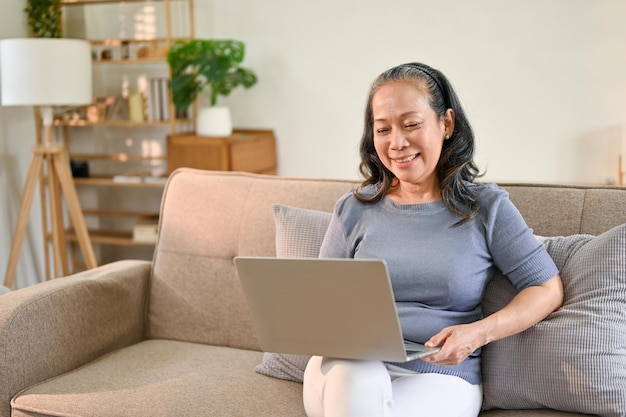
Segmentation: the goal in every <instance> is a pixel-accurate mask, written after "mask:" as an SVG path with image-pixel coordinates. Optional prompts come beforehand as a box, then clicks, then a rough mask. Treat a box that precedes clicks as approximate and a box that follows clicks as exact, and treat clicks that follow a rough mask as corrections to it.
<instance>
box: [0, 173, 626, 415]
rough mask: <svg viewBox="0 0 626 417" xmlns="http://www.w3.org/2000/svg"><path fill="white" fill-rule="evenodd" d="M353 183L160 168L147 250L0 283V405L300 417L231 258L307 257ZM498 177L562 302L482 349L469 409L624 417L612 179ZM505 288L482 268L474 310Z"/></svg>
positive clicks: (616, 192)
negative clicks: (156, 212)
mask: <svg viewBox="0 0 626 417" xmlns="http://www.w3.org/2000/svg"><path fill="white" fill-rule="evenodd" d="M356 184H357V182H355V181H348V180H333V179H304V178H286V177H278V176H265V175H257V174H249V173H239V172H213V171H201V170H194V169H187V168H180V169H178V170H176V171H175V172H174V173H172V175H171V176H170V178H169V180H168V182H167V184H166V186H165V190H164V194H163V199H162V203H161V211H160V214H161V215H160V224H159V236H158V242H157V244H156V248H155V252H154V258H153V260H152V261H151V262H148V261H140V260H123V261H119V262H114V263H111V264H107V265H102V266H99V267H97V268H95V269H91V270H87V271H83V272H79V273H77V274H74V275H72V276H69V277H65V278H59V279H55V280H52V281H47V282H44V283H40V284H37V285H33V286H30V287H27V288H23V289H19V290H14V291H11V292H9V293H7V294H3V295H2V296H0V416H1V417H8V416H13V417H26V416H29V417H33V416H38V417H41V416H57V417H58V416H74V417H75V416H107V417H112V416H134V417H138V416H146V417H148V416H150V417H158V416H255V417H263V416H272V417H276V416H289V417H296V416H304V415H305V414H304V410H303V406H302V398H301V397H302V385H301V383H300V382H299V380H300V379H301V371H302V367H303V366H304V364H305V363H306V357H299V356H298V355H289V354H284V355H283V354H277V353H270V352H266V353H263V352H261V351H260V348H259V346H258V343H257V339H256V336H255V332H254V329H253V326H252V322H251V318H250V315H249V312H248V309H247V307H246V302H245V299H244V296H243V293H242V290H241V287H240V284H239V281H238V277H237V273H236V269H235V267H234V264H233V258H234V257H235V256H237V255H250V256H275V255H278V256H315V253H316V250H317V249H318V248H319V242H320V240H321V237H322V236H323V233H324V230H325V225H326V224H327V221H328V218H329V212H331V211H332V208H333V205H334V202H335V200H336V199H337V198H338V197H339V196H340V195H342V194H343V193H345V192H346V191H348V190H349V189H351V188H352V187H354V186H355V185H356ZM501 186H503V187H504V188H505V189H506V190H507V191H508V192H509V194H510V197H511V199H512V200H513V202H514V203H515V204H516V205H517V206H518V208H519V209H520V211H521V213H522V215H523V216H524V218H525V219H526V221H527V222H528V224H529V225H530V226H531V227H532V228H533V230H534V233H535V234H536V236H537V239H539V240H540V241H541V242H543V243H544V244H545V245H546V247H547V248H548V249H549V252H550V253H551V255H552V256H553V257H554V258H555V262H556V263H557V266H559V268H560V270H561V273H562V275H563V279H564V286H565V295H566V300H565V303H564V306H563V307H562V308H561V309H559V310H558V311H556V312H555V313H553V314H552V315H551V316H549V317H548V318H547V319H546V320H544V321H542V322H541V323H539V324H537V325H536V326H534V327H533V328H531V329H529V330H527V331H526V332H523V333H521V334H519V335H516V336H513V337H511V338H508V339H504V340H501V341H498V342H494V343H492V344H490V345H487V346H485V347H484V349H483V379H484V384H483V390H484V404H483V408H484V410H483V411H482V413H481V416H482V417H521V416H525V417H534V416H536V417H540V416H541V417H548V416H549V417H567V416H583V415H589V414H591V415H599V416H610V417H615V416H625V415H626V323H625V321H626V318H625V316H626V284H625V282H626V270H625V267H624V265H623V264H624V262H625V259H626V249H625V248H626V229H625V226H624V223H626V188H620V187H594V186H564V185H537V184H535V185H524V184H501ZM579 289H580V290H579ZM512 296H514V290H513V289H512V288H511V287H510V285H509V284H508V281H506V279H505V278H504V277H502V276H501V274H499V273H497V274H496V276H495V277H494V279H493V280H492V282H491V283H490V284H489V288H488V289H487V291H486V294H485V302H484V305H483V308H484V310H485V314H490V312H492V311H494V310H496V309H498V308H500V307H501V306H502V305H504V304H505V303H506V302H507V299H510V297H512ZM507 297H508V298H507ZM287 314H288V313H287Z"/></svg>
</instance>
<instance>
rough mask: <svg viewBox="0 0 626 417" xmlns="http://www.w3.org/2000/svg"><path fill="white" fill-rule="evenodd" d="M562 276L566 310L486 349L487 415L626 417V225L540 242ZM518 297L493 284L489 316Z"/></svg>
mask: <svg viewBox="0 0 626 417" xmlns="http://www.w3.org/2000/svg"><path fill="white" fill-rule="evenodd" d="M540 240H542V241H543V242H544V244H545V245H546V247H547V250H548V252H549V253H550V255H551V256H552V257H553V259H554V260H555V263H556V264H557V267H558V268H559V270H560V271H561V277H562V279H563V285H564V290H565V301H564V305H563V306H562V308H560V309H559V310H557V311H556V312H554V313H553V314H552V315H550V316H549V317H548V318H547V319H546V320H543V321H542V322H540V323H538V324H537V325H535V326H533V327H532V328H531V329H529V330H527V331H525V332H523V333H520V334H518V335H515V336H511V337H509V338H506V339H503V340H499V341H497V342H494V343H491V344H490V345H487V346H485V348H484V349H483V377H484V403H483V407H484V408H485V409H491V408H508V409H528V408H542V407H549V408H554V409H558V410H564V411H576V412H582V413H589V414H597V415H601V416H606V417H615V416H622V415H625V413H626V224H625V225H621V226H618V227H615V228H613V229H611V230H609V231H607V232H605V233H603V234H601V235H599V236H597V237H593V236H590V235H572V236H567V237H554V238H540ZM515 294H516V292H515V290H514V289H513V287H512V286H511V285H510V284H509V282H508V281H507V280H506V278H504V277H503V276H502V275H498V276H496V277H494V279H493V280H492V281H491V282H490V285H489V287H488V289H487V292H486V295H485V301H484V303H483V307H484V311H485V314H490V313H492V312H494V311H496V310H498V309H500V308H501V307H502V306H504V305H505V304H506V303H507V302H508V301H509V300H510V299H511V298H512V297H513V296H515Z"/></svg>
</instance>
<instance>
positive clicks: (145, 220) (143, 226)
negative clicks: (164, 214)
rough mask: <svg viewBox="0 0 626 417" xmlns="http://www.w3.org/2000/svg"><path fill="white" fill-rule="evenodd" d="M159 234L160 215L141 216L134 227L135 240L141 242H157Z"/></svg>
mask: <svg viewBox="0 0 626 417" xmlns="http://www.w3.org/2000/svg"><path fill="white" fill-rule="evenodd" d="M158 235H159V215H158V214H155V215H153V216H146V217H141V218H139V219H138V220H137V222H136V223H135V226H134V227H133V240H134V241H135V242H141V243H156V241H157V237H158Z"/></svg>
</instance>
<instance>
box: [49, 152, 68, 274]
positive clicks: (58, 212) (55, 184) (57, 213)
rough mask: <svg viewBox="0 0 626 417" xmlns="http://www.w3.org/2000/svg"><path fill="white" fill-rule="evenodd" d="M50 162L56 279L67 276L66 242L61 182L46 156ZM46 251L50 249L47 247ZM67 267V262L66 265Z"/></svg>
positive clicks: (50, 192)
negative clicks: (62, 248)
mask: <svg viewBox="0 0 626 417" xmlns="http://www.w3.org/2000/svg"><path fill="white" fill-rule="evenodd" d="M46 159H47V160H48V179H49V183H48V193H49V196H50V223H51V227H52V258H53V259H54V270H53V274H52V276H53V277H54V278H57V277H60V276H63V275H64V274H67V268H62V264H63V256H62V254H61V247H62V246H63V244H64V243H65V240H63V241H62V240H61V233H60V232H61V230H63V217H62V209H61V199H60V190H59V180H58V179H57V174H56V170H55V169H54V161H53V157H52V156H51V155H46ZM46 250H48V248H47V247H46ZM65 264H66V265H67V262H66V263H65Z"/></svg>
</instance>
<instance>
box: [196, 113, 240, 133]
mask: <svg viewBox="0 0 626 417" xmlns="http://www.w3.org/2000/svg"><path fill="white" fill-rule="evenodd" d="M196 134H197V135H198V136H230V135H232V134H233V123H232V121H231V118H230V108H228V107H220V106H211V107H201V108H199V109H198V118H197V119H196Z"/></svg>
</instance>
